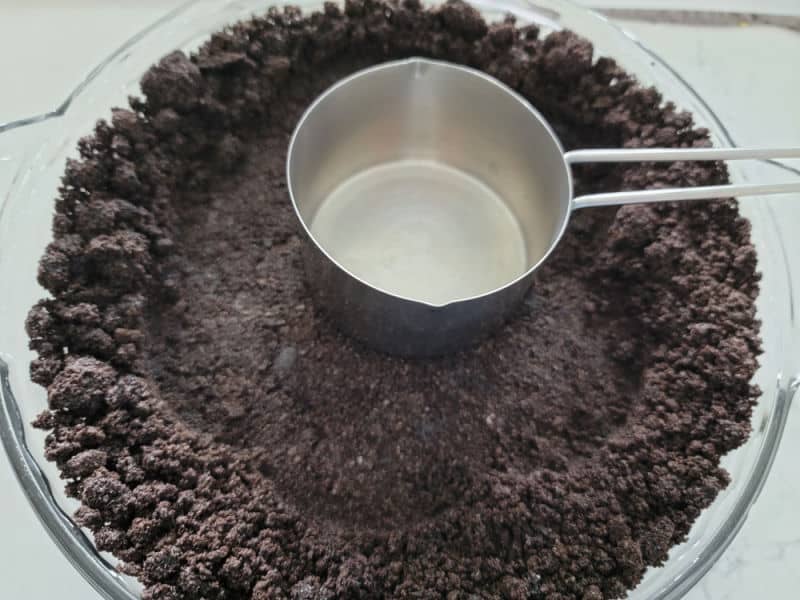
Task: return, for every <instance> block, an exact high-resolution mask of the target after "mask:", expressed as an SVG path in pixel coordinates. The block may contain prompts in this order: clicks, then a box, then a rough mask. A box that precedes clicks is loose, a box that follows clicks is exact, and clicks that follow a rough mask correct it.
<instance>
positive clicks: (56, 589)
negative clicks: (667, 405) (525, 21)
mask: <svg viewBox="0 0 800 600" xmlns="http://www.w3.org/2000/svg"><path fill="white" fill-rule="evenodd" d="M181 2H182V0H137V2H129V1H126V0H71V1H70V2H63V1H60V0H26V2H24V3H23V2H19V1H18V0H0V73H2V77H3V85H2V88H0V123H2V122H7V121H10V120H15V119H17V118H21V117H26V116H30V115H33V114H38V113H41V112H45V111H47V110H50V109H52V108H54V105H55V104H56V103H57V102H56V101H61V100H62V99H63V98H65V97H66V95H67V94H68V92H69V91H71V89H72V88H73V87H74V85H75V83H76V82H78V81H79V80H81V79H82V77H83V76H84V75H85V74H86V73H87V72H88V70H89V69H90V68H91V67H93V66H94V64H95V63H96V62H97V61H98V57H104V56H106V55H108V54H109V53H110V52H112V51H113V50H114V49H116V48H117V47H118V46H119V45H120V44H121V43H122V42H123V41H124V40H126V39H127V38H128V37H130V36H131V35H133V34H134V33H136V32H137V31H139V30H140V29H142V28H143V27H144V26H146V25H148V24H150V23H151V22H153V21H155V20H156V19H157V18H158V17H159V16H161V15H162V14H164V13H165V12H167V11H168V10H169V8H170V7H172V6H176V5H178V4H180V3H181ZM584 4H587V5H591V6H602V7H614V8H623V9H630V8H637V9H640V8H672V9H676V8H681V9H688V8H691V9H694V10H722V9H724V10H728V11H737V12H747V13H752V12H760V13H763V14H770V15H780V14H782V15H794V16H795V17H797V16H800V0H725V1H723V0H685V1H683V0H584ZM621 16H623V15H622V14H621V13H615V16H614V18H616V19H620V18H621ZM622 24H623V26H624V27H626V28H627V29H628V30H629V31H632V32H634V33H635V34H636V35H637V36H638V37H639V39H641V40H642V41H643V42H645V43H646V44H648V45H649V46H650V47H651V48H653V49H654V50H655V51H656V52H658V53H659V54H660V55H661V56H662V57H663V58H664V59H666V61H667V62H668V63H670V64H671V65H672V66H673V67H675V68H676V69H677V70H678V71H679V72H680V73H681V74H682V75H683V76H684V77H685V78H686V79H687V80H688V81H689V82H690V83H691V84H692V85H693V86H694V87H695V88H696V89H697V90H698V91H699V93H700V95H701V96H703V97H704V98H705V99H706V100H707V101H708V103H709V104H710V105H711V106H712V108H713V109H714V110H715V111H716V112H717V114H718V115H719V116H720V117H721V119H722V121H723V122H725V123H726V124H727V125H728V126H729V128H730V130H731V133H732V134H733V137H734V138H735V139H736V141H737V143H738V144H740V145H756V146H758V145H761V146H766V145H774V146H779V145H785V146H789V145H798V144H800V110H799V109H798V106H800V101H799V100H798V99H800V72H799V71H798V63H797V59H798V57H800V32H798V31H797V30H796V29H795V30H794V31H793V30H791V29H789V28H785V27H784V28H781V27H773V26H761V25H750V26H745V25H742V24H738V23H737V24H736V25H733V26H720V25H717V26H703V27H702V28H701V27H698V26H696V25H691V26H689V25H685V24H664V23H652V22H644V21H641V20H637V21H633V20H628V19H626V20H624V21H622ZM698 33H702V35H698ZM56 48H57V49H58V51H53V49H56ZM754 49H757V52H756V51H755V50H754ZM792 69H794V72H792ZM783 225H784V229H785V232H786V233H787V235H786V236H785V239H786V240H787V244H788V245H789V248H787V250H788V251H789V252H790V253H791V254H793V255H795V256H800V236H799V235H798V234H797V231H798V226H800V206H797V207H789V210H787V212H786V216H785V217H784V222H783ZM792 231H793V232H794V235H791V233H792ZM798 277H800V274H798ZM791 413H792V414H790V415H789V420H788V423H787V427H786V432H785V434H784V438H783V442H782V445H781V448H780V450H779V451H778V455H777V458H776V460H775V463H774V466H773V467H772V472H771V474H770V476H769V479H768V481H767V483H766V485H765V487H764V490H763V492H762V493H761V496H760V497H759V499H758V501H757V502H756V504H755V506H754V507H753V509H752V510H751V514H750V516H749V517H748V520H747V522H746V523H745V525H744V527H743V529H742V531H741V532H740V533H739V535H738V537H737V538H736V539H735V540H734V542H733V544H732V545H731V546H730V548H729V549H728V550H727V551H726V552H725V554H724V555H723V556H722V558H721V559H720V560H719V562H718V563H717V564H716V565H715V566H714V567H713V568H712V569H711V571H710V572H709V573H708V575H706V577H705V578H704V579H703V580H702V581H701V582H700V583H699V584H698V585H697V586H696V587H695V588H694V589H693V590H692V591H691V592H690V593H689V594H688V596H687V598H688V599H689V600H709V599H713V600H751V599H753V598H767V599H770V600H781V599H784V598H793V597H798V594H800V592H799V591H798V590H800V478H798V469H797V466H796V463H795V460H797V456H798V455H800V415H799V414H798V409H797V407H795V408H794V409H793V410H792V411H791ZM0 486H1V487H0V489H2V490H3V491H2V494H0V532H2V535H1V536H0V597H2V598H10V599H11V598H13V599H20V600H23V599H25V600H44V599H51V598H53V599H55V598H58V599H59V600H89V599H92V598H98V597H99V596H98V595H97V593H96V592H94V591H93V590H92V589H91V587H90V586H89V584H88V583H86V582H85V581H84V580H83V579H82V577H81V576H80V575H79V574H78V573H77V572H76V571H75V570H74V569H73V568H72V566H71V565H70V564H69V562H68V561H67V559H66V558H65V557H64V556H62V554H61V553H60V551H59V550H58V549H57V548H56V547H55V545H54V544H53V543H52V542H51V541H50V538H49V537H48V535H47V533H45V531H44V529H43V528H42V526H41V525H40V524H39V522H38V520H37V519H36V516H35V515H34V513H33V511H32V509H31V508H30V507H29V506H28V503H27V501H26V499H25V497H24V496H23V494H22V492H21V491H20V490H19V488H18V485H17V482H16V480H15V479H14V476H13V474H12V472H11V469H10V467H9V465H8V464H7V461H6V458H5V454H4V453H2V452H0Z"/></svg>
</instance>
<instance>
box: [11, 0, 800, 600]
mask: <svg viewBox="0 0 800 600" xmlns="http://www.w3.org/2000/svg"><path fill="white" fill-rule="evenodd" d="M524 1H525V3H526V4H528V5H530V6H531V7H532V8H536V7H537V4H536V1H535V0H524ZM561 1H562V2H563V3H564V4H565V5H568V6H569V7H570V8H572V9H574V10H580V11H582V12H584V13H586V14H588V15H591V17H592V18H595V19H598V20H601V21H603V22H604V23H605V24H606V25H607V26H609V27H611V28H613V29H614V30H615V31H616V32H617V33H618V34H619V35H621V36H623V37H624V38H626V39H627V40H628V41H630V42H632V43H633V44H635V45H636V46H637V47H638V48H639V49H640V50H641V51H643V52H644V53H646V54H647V55H648V56H649V57H650V58H652V59H653V60H654V61H655V63H656V64H657V65H659V66H660V67H662V68H664V69H665V70H666V71H667V73H668V74H669V75H670V76H671V77H672V78H674V79H675V80H677V82H678V83H679V84H680V85H682V86H683V87H684V88H685V89H686V90H687V91H688V93H689V94H690V95H691V97H692V98H693V99H694V100H695V101H696V102H697V103H698V104H699V105H700V106H701V107H702V109H703V110H704V111H705V116H706V117H708V118H710V119H711V120H712V121H713V126H714V128H715V129H716V130H717V131H718V132H719V133H720V136H721V138H722V140H723V141H724V142H726V143H727V144H728V145H729V146H735V145H736V144H735V142H734V140H733V137H732V135H731V133H730V131H729V130H728V128H727V127H726V126H725V125H724V124H723V123H722V122H721V121H720V119H719V117H718V116H717V114H716V113H715V112H714V110H713V109H712V108H711V106H709V104H708V103H707V102H706V101H705V99H704V98H703V97H702V96H700V95H699V94H698V92H697V91H696V90H695V89H694V88H693V87H692V86H691V84H689V83H688V82H687V81H686V80H685V79H684V78H683V77H682V76H681V75H680V74H679V73H678V72H677V71H676V70H675V69H674V68H672V67H671V66H670V65H669V63H667V62H666V61H665V60H664V59H663V58H662V57H661V56H660V55H659V54H657V53H656V52H654V51H653V50H651V49H650V48H649V47H648V46H647V45H646V44H644V43H643V42H641V41H640V40H639V39H638V38H637V37H636V36H635V35H634V34H632V33H630V32H629V31H627V30H626V29H625V28H624V27H623V26H621V25H619V24H618V23H616V22H614V21H612V20H611V19H609V18H608V17H606V16H605V15H603V14H602V13H599V12H597V11H595V10H593V9H590V8H586V7H582V6H579V5H578V4H576V3H575V2H573V1H572V0H561ZM195 5H197V2H196V1H195V0H187V1H186V2H183V3H181V4H180V5H178V6H177V7H175V8H174V9H172V10H170V11H169V12H167V13H166V14H165V15H164V16H162V17H160V18H159V19H157V20H156V21H155V22H153V23H152V24H151V25H149V26H147V27H146V28H144V29H142V30H141V31H139V32H138V33H136V34H135V35H134V36H132V37H131V38H130V39H128V40H127V41H126V42H125V43H124V44H122V45H121V46H120V47H119V48H118V49H117V50H116V51H114V52H113V53H111V54H110V55H109V56H108V57H107V58H106V59H104V60H103V61H101V62H100V63H99V64H98V65H97V66H95V67H94V68H93V69H92V70H91V71H90V72H89V73H88V74H87V76H86V77H84V78H83V80H82V81H81V82H80V83H79V84H78V85H77V86H76V87H75V89H74V90H73V91H72V92H71V93H70V94H69V95H68V96H67V98H66V99H65V100H64V101H63V102H62V103H61V104H60V105H59V106H58V107H57V108H56V109H54V110H52V111H49V112H46V113H43V114H39V115H34V116H31V117H25V118H21V119H16V120H13V121H9V122H6V123H0V136H2V134H4V133H6V132H9V131H11V130H15V129H21V128H24V127H30V126H33V125H36V124H39V123H43V122H45V121H50V120H53V119H57V118H60V117H63V116H65V115H66V113H67V111H68V110H69V108H70V106H71V105H72V104H73V102H74V101H75V100H76V99H77V98H78V97H79V96H80V94H81V92H83V91H84V89H86V88H87V87H88V86H89V85H90V84H91V83H92V81H94V79H96V78H97V77H98V76H99V75H100V73H101V72H102V71H103V70H104V69H105V68H106V67H107V66H108V65H109V64H110V63H111V62H113V61H114V59H116V58H117V57H118V56H120V55H122V54H123V53H124V52H126V51H127V50H129V49H131V48H132V47H134V46H135V45H136V44H137V43H139V42H140V41H142V40H143V39H144V38H146V37H147V36H148V35H149V34H151V33H153V32H155V31H156V30H158V29H159V28H161V27H162V26H164V25H166V24H168V23H170V22H172V21H173V20H174V19H176V18H177V17H179V16H180V15H181V14H182V13H184V12H186V11H187V10H188V9H189V8H191V7H193V6H195ZM760 162H763V163H767V164H771V165H772V166H775V167H778V168H780V169H783V170H786V171H788V172H791V173H793V174H796V175H798V176H800V170H797V169H795V168H793V167H791V166H789V165H786V164H783V163H781V162H779V161H760ZM5 200H7V198H0V214H2V210H3V205H4V204H5ZM767 212H768V213H769V221H770V226H771V227H772V228H773V229H776V230H777V217H776V216H775V215H774V213H773V212H772V210H771V209H770V208H769V207H767ZM776 238H777V239H778V241H779V245H780V249H781V251H782V253H783V256H782V258H783V268H784V271H785V274H786V279H787V283H788V291H789V296H790V297H789V311H790V325H791V329H792V332H793V333H795V334H800V331H799V330H800V327H798V323H797V321H796V318H797V315H798V314H800V306H798V305H797V304H798V300H800V293H798V290H795V286H796V285H797V283H796V282H795V281H794V280H793V279H792V277H791V273H790V270H789V263H788V253H787V251H786V248H785V246H784V245H783V241H782V238H780V237H779V236H777V235H776ZM787 339H788V340H789V342H790V345H791V346H792V349H794V346H796V345H798V344H797V341H796V340H797V339H798V335H789V336H787ZM789 354H790V355H793V354H794V353H793V352H790V353H789ZM788 366H789V367H790V368H793V369H798V368H799V367H798V365H788ZM8 372H9V371H8V365H7V364H6V362H5V361H4V360H3V359H2V355H1V354H0V414H2V416H3V417H4V418H2V419H0V438H1V439H2V443H3V446H4V447H5V451H6V454H7V456H8V458H9V462H10V463H11V466H12V470H13V471H14V474H15V476H16V478H17V479H18V481H19V482H20V484H21V486H22V488H23V491H24V493H25V495H26V497H27V498H28V500H29V502H30V503H31V506H32V508H33V509H34V512H35V513H36V515H37V517H38V518H39V520H40V521H41V522H42V524H43V525H44V526H45V529H46V530H47V532H48V534H49V535H50V537H51V538H52V539H53V540H54V542H55V543H56V545H57V546H58V547H59V549H60V550H61V551H62V553H63V554H64V555H65V556H66V558H67V559H68V560H69V561H70V563H71V564H72V565H73V566H74V567H75V568H76V569H77V570H78V572H79V573H80V574H81V575H82V576H83V577H84V578H85V579H86V580H87V581H88V582H89V584H90V585H91V586H92V587H93V588H94V589H95V590H96V591H97V592H98V593H100V594H101V595H102V596H103V597H104V598H106V599H108V600H138V598H137V596H136V595H134V594H133V593H132V592H131V591H130V589H129V588H128V586H127V585H126V584H125V582H124V581H123V579H122V576H121V575H120V574H119V573H118V572H117V571H116V569H115V568H114V567H113V566H112V565H111V564H109V563H108V562H107V561H106V560H105V559H104V558H103V557H102V556H101V555H100V554H99V552H98V551H97V550H96V548H95V547H94V544H93V543H92V542H91V541H90V539H89V538H88V537H87V536H86V534H85V533H84V532H83V531H82V530H81V528H80V527H79V526H78V525H77V524H76V523H75V522H74V521H73V520H72V518H71V517H70V516H69V515H67V514H66V513H65V512H64V511H63V510H62V509H61V508H60V506H59V505H58V502H57V501H56V500H55V498H54V496H53V494H52V491H51V488H50V483H49V482H48V480H47V478H46V477H45V475H44V474H43V472H42V471H41V468H40V466H39V464H38V462H37V460H36V458H35V457H34V456H33V454H32V453H31V451H30V449H29V448H28V445H27V442H26V438H25V432H24V423H23V419H22V416H21V413H20V411H19V406H18V404H17V402H16V399H15V398H14V395H13V392H12V390H11V384H10V381H9V377H8ZM790 373H791V374H784V373H782V374H781V375H782V379H779V381H778V382H777V398H776V401H775V408H774V410H773V411H772V413H771V414H770V419H769V428H768V430H767V432H766V434H765V435H764V438H763V440H762V441H761V444H760V446H759V449H758V457H757V459H756V461H755V463H754V466H753V467H752V469H751V472H753V473H756V474H757V475H756V476H754V477H751V478H750V479H749V480H748V482H747V486H746V488H745V490H744V491H743V492H742V493H741V495H740V497H739V498H738V500H737V502H736V504H735V506H734V508H733V510H732V511H731V513H730V514H729V516H728V518H727V519H725V521H723V523H722V524H721V525H720V526H719V527H718V528H717V531H716V532H715V533H714V535H713V536H712V538H711V540H710V541H709V542H708V543H707V544H706V552H705V553H701V554H699V555H698V556H697V557H696V558H695V560H694V561H693V562H692V564H691V565H690V566H689V567H688V568H686V569H685V570H684V571H683V572H682V573H681V574H680V576H678V577H676V578H675V579H673V580H672V581H671V582H670V584H669V585H668V586H667V587H664V588H662V589H661V590H659V591H658V592H657V595H656V596H654V597H653V598H654V600H665V599H667V598H680V597H681V596H683V595H685V594H686V593H687V592H688V591H689V590H690V589H691V588H692V587H694V585H695V584H696V583H697V582H698V581H700V579H702V577H703V576H704V575H705V574H706V573H707V572H708V571H709V569H711V567H712V566H713V565H714V564H715V563H716V561H717V559H718V558H719V557H720V556H721V555H722V554H723V553H724V552H725V550H726V549H727V548H728V546H729V545H730V543H731V542H732V541H733V539H734V538H735V537H736V534H737V533H738V532H739V530H740V529H741V527H742V526H743V524H744V522H745V520H746V517H747V514H748V512H749V510H750V508H751V507H752V505H753V503H754V502H755V501H756V500H757V498H758V495H759V494H760V492H761V490H762V488H763V486H764V483H765V482H766V479H767V476H768V474H769V471H770V468H771V466H772V463H773V461H774V459H775V455H776V453H777V450H778V448H779V445H780V444H779V442H780V439H781V437H782V435H783V430H784V427H785V424H786V420H787V417H788V414H789V410H790V408H791V403H792V397H793V395H794V393H795V392H796V391H797V389H798V388H800V374H797V373H795V372H794V371H791V372H790Z"/></svg>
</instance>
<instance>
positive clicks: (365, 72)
mask: <svg viewBox="0 0 800 600" xmlns="http://www.w3.org/2000/svg"><path fill="white" fill-rule="evenodd" d="M414 64H422V65H430V66H435V67H440V68H446V69H451V70H454V71H459V72H461V73H463V74H468V75H471V76H473V77H478V78H480V79H482V80H483V81H484V82H486V83H489V84H491V85H493V86H494V87H495V88H497V89H498V90H499V91H501V92H503V93H505V94H509V95H511V96H512V97H513V98H514V99H515V100H516V101H517V102H518V103H519V104H520V105H521V106H522V107H523V108H525V109H526V110H527V112H528V113H530V115H531V117H532V118H535V119H537V120H538V121H539V123H540V124H541V125H542V126H543V127H544V128H545V130H546V131H547V133H548V134H549V136H550V139H551V140H552V142H553V144H554V145H555V146H556V147H557V148H558V151H559V154H560V156H561V162H562V165H563V167H564V176H565V177H566V180H567V192H568V196H567V210H566V211H565V213H564V216H563V217H562V218H561V222H560V224H559V228H558V232H557V233H556V235H555V237H554V238H553V240H552V241H551V242H550V245H549V246H548V248H547V251H546V252H545V253H544V254H543V255H542V256H541V257H540V258H539V260H537V261H536V263H534V264H533V265H532V266H530V267H529V268H527V269H526V270H525V272H523V273H522V274H520V275H518V276H517V277H515V278H514V279H512V280H510V281H508V282H506V283H504V284H503V285H501V286H499V287H496V288H494V289H492V290H489V291H487V292H483V293H480V294H475V295H473V296H466V297H464V298H458V299H456V300H449V301H448V302H443V303H438V304H437V303H434V302H428V301H426V300H420V299H417V298H411V297H408V296H403V295H402V294H396V293H394V292H390V291H387V290H385V289H383V288H380V287H378V286H376V285H374V284H372V283H370V282H369V281H366V280H364V279H363V278H361V277H359V276H358V275H355V274H354V273H352V272H351V271H350V270H349V269H347V268H346V267H345V266H344V265H342V264H341V263H340V262H339V261H337V260H336V259H335V258H334V257H333V256H331V254H330V253H329V252H328V251H327V250H326V249H325V247H324V246H323V245H322V244H320V243H319V241H318V240H317V239H316V237H315V236H314V234H312V233H311V229H310V228H309V225H308V224H307V223H306V220H305V219H304V218H303V215H302V214H301V213H300V208H299V206H298V204H297V200H296V199H295V194H294V186H293V184H292V156H293V155H294V148H295V143H296V141H297V138H298V135H299V133H300V131H301V130H302V128H303V126H304V125H305V124H306V121H307V120H308V119H309V117H310V116H311V114H312V113H313V112H314V111H315V109H316V108H317V107H318V106H319V105H320V104H322V103H323V102H324V101H325V100H326V99H327V98H329V97H330V96H332V95H333V94H334V93H335V92H337V91H338V90H340V89H341V88H343V87H345V86H347V85H348V84H350V83H352V82H353V81H354V80H356V79H360V78H362V77H366V76H369V75H372V74H374V73H377V72H379V71H383V70H389V69H395V68H397V67H408V66H409V65H414ZM286 187H287V189H288V190H289V199H290V200H291V203H292V208H293V209H294V213H295V216H296V217H297V220H298V221H299V222H300V225H301V227H302V228H303V231H304V232H305V234H306V236H307V238H308V239H309V240H310V241H311V242H312V243H313V244H314V246H315V247H316V248H317V250H319V251H320V252H321V253H322V254H323V255H324V257H325V258H326V259H327V260H329V261H331V262H332V263H333V264H334V265H335V266H336V267H337V268H339V269H341V271H343V272H344V273H345V274H346V275H347V276H348V277H350V278H352V279H354V280H356V281H358V282H359V283H361V284H362V285H364V286H366V287H368V288H370V289H372V290H374V291H376V292H380V293H381V294H384V295H386V296H389V297H391V298H395V299H398V300H402V301H405V302H410V303H413V304H417V305H421V306H425V307H427V308H431V309H436V310H443V309H446V308H448V307H450V306H453V305H457V304H465V303H469V302H474V301H478V300H481V299H484V298H488V297H490V296H494V295H495V294H497V293H499V292H502V291H504V290H506V289H508V288H510V287H513V286H515V285H517V284H518V283H519V282H520V281H523V280H525V279H527V278H528V277H530V276H531V275H532V274H533V273H534V272H535V271H536V270H537V269H538V268H539V267H540V266H541V265H542V263H544V261H545V260H547V259H548V258H549V257H550V255H551V254H552V253H553V250H555V248H556V246H558V244H559V242H560V241H561V238H562V237H563V236H564V232H565V231H566V229H567V224H568V223H569V217H570V214H571V213H572V208H573V207H572V198H573V181H572V171H571V169H570V167H569V164H568V163H567V161H566V158H565V151H564V147H563V146H562V145H561V141H560V140H559V139H558V136H557V135H556V133H555V131H554V130H553V128H552V127H551V126H550V123H548V122H547V119H545V118H544V116H543V115H542V114H541V113H540V112H539V111H538V110H537V109H536V108H535V107H534V106H533V105H532V104H531V103H530V102H528V101H527V100H526V99H525V98H524V97H522V96H521V95H520V94H519V93H517V92H516V91H514V90H513V89H511V88H510V87H509V86H507V85H506V84H504V83H503V82H502V81H500V80H498V79H497V78H495V77H492V76H491V75H489V74H488V73H485V72H483V71H480V70H478V69H473V68H471V67H467V66H464V65H459V64H456V63H451V62H448V61H443V60H435V59H430V58H424V57H417V56H414V57H409V58H404V59H400V60H392V61H386V62H383V63H380V64H377V65H373V66H371V67H367V68H365V69H361V70H359V71H356V72H355V73H352V74H350V75H348V76H347V77H344V78H342V79H340V80H339V81H337V82H336V83H334V84H333V85H331V86H330V87H329V88H327V89H326V90H325V91H323V92H322V93H321V94H320V95H319V96H317V97H316V98H315V99H314V101H313V102H312V103H311V104H310V105H309V106H308V108H306V110H305V111H303V114H302V116H301V117H300V119H299V120H298V121H297V125H295V128H294V131H293V132H292V136H291V138H290V139H289V146H288V150H287V153H286ZM559 202H561V199H559Z"/></svg>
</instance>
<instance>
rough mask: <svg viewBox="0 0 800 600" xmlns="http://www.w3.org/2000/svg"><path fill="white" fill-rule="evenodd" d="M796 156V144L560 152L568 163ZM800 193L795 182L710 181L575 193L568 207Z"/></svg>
mask: <svg viewBox="0 0 800 600" xmlns="http://www.w3.org/2000/svg"><path fill="white" fill-rule="evenodd" d="M777 158H800V148H631V149H591V150H573V151H571V152H567V153H566V154H565V155H564V160H565V161H566V162H567V164H568V165H575V164H582V163H606V162H673V161H708V160H745V159H750V160H752V159H756V160H765V159H777ZM789 193H800V181H798V182H797V183H774V184H734V185H710V186H696V187H686V188H667V189H655V190H633V191H624V192H608V193H602V194H588V195H585V196H578V197H577V198H574V199H573V200H572V208H573V209H578V208H587V207H592V206H619V205H622V204H646V203H649V202H676V201H682V200H711V199H715V198H725V197H730V196H761V195H769V194H789Z"/></svg>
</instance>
